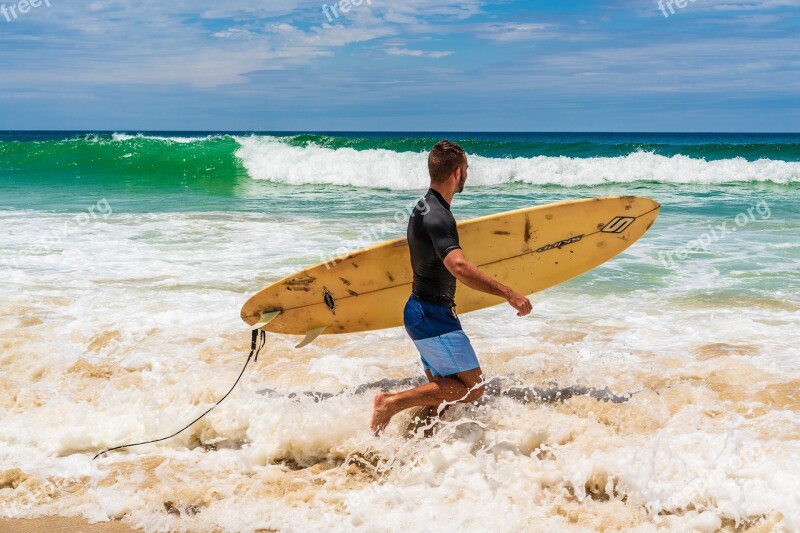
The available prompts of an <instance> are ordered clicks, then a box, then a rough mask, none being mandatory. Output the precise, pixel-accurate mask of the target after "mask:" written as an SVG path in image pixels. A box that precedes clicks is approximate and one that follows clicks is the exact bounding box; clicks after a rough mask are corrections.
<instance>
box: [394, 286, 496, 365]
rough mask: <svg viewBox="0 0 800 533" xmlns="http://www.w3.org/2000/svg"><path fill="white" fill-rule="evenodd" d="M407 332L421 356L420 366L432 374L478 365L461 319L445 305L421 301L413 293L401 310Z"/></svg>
mask: <svg viewBox="0 0 800 533" xmlns="http://www.w3.org/2000/svg"><path fill="white" fill-rule="evenodd" d="M403 322H404V324H405V326H406V331H407V332H408V335H409V336H410V337H411V340H413V341H414V344H415V345H416V347H417V350H419V354H420V356H421V357H422V366H423V367H424V368H425V370H430V371H431V373H432V374H433V375H434V376H450V375H452V374H458V373H459V372H465V371H467V370H474V369H476V368H478V367H480V364H479V363H478V356H477V355H475V350H473V349H472V344H470V342H469V338H468V337H467V335H466V334H465V333H464V330H463V329H461V321H460V320H459V319H458V317H457V316H456V314H455V312H454V311H453V310H452V309H450V308H449V307H447V306H444V305H437V304H434V303H430V302H423V301H422V300H418V299H416V298H415V297H414V296H411V298H409V299H408V302H406V307H405V309H404V310H403Z"/></svg>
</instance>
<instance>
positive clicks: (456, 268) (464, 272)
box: [444, 248, 533, 316]
mask: <svg viewBox="0 0 800 533" xmlns="http://www.w3.org/2000/svg"><path fill="white" fill-rule="evenodd" d="M444 266H445V267H447V270H449V271H450V273H451V274H452V275H453V276H455V277H456V279H457V280H458V281H460V282H461V283H463V284H464V285H466V286H467V287H469V288H470V289H475V290H476V291H481V292H485V293H487V294H491V295H493V296H501V297H503V298H505V299H506V300H507V301H508V303H509V304H511V306H512V307H513V308H514V309H516V310H517V316H525V315H527V314H528V313H530V312H531V310H532V309H533V306H532V305H531V302H530V300H528V299H527V298H526V297H525V296H523V295H522V294H519V293H517V292H515V291H514V290H513V289H511V287H507V286H505V285H503V284H502V283H499V282H498V281H496V280H494V279H492V278H490V277H489V276H487V275H486V274H484V273H483V272H481V271H480V270H478V267H476V266H475V265H473V264H472V263H470V262H469V261H468V260H467V258H466V257H464V252H463V251H462V250H461V249H460V248H459V249H456V250H453V251H451V252H450V253H448V254H447V255H446V256H445V258H444Z"/></svg>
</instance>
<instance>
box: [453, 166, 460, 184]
mask: <svg viewBox="0 0 800 533" xmlns="http://www.w3.org/2000/svg"><path fill="white" fill-rule="evenodd" d="M453 175H454V176H455V177H456V183H458V182H459V181H461V167H458V168H457V169H456V170H455V171H454V172H453Z"/></svg>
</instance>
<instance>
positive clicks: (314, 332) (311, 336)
mask: <svg viewBox="0 0 800 533" xmlns="http://www.w3.org/2000/svg"><path fill="white" fill-rule="evenodd" d="M327 327H328V326H322V327H321V328H315V329H311V330H308V331H307V332H306V337H305V338H304V339H303V341H302V342H301V343H300V344H298V345H297V346H295V348H303V347H304V346H308V345H309V344H311V343H312V342H314V341H315V340H316V339H317V337H319V336H320V335H322V332H323V331H325V328H327Z"/></svg>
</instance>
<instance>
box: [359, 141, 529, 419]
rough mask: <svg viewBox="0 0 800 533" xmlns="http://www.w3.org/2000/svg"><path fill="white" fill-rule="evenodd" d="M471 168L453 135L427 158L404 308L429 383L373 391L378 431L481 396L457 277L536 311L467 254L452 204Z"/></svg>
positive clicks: (524, 310)
mask: <svg viewBox="0 0 800 533" xmlns="http://www.w3.org/2000/svg"><path fill="white" fill-rule="evenodd" d="M468 168H469V165H468V164H467V156H466V153H465V152H464V150H463V148H461V147H460V146H459V145H457V144H455V143H452V142H450V141H441V142H439V143H438V144H437V145H436V146H434V147H433V150H432V151H431V153H430V156H429V157H428V171H429V173H430V177H431V183H430V188H429V189H428V192H427V194H425V197H424V198H423V199H422V200H421V201H420V202H419V203H418V204H417V207H416V208H415V209H414V211H413V213H412V214H411V218H410V220H409V222H408V247H409V250H410V251H411V267H412V269H413V271H414V283H413V286H412V292H411V297H410V298H409V299H408V302H407V303H406V306H405V309H404V311H403V321H404V323H405V327H406V332H407V333H408V335H409V336H410V337H411V339H412V340H413V341H414V344H415V345H416V347H417V349H418V350H419V353H420V356H421V357H422V366H423V368H424V370H425V375H426V376H427V377H428V383H425V384H423V385H420V386H419V387H415V388H413V389H410V390H407V391H403V392H398V393H395V394H390V393H384V392H381V393H378V394H376V395H375V399H374V410H373V413H372V424H371V427H372V431H373V432H374V433H375V434H376V435H377V434H379V433H380V432H381V431H383V429H385V428H386V425H387V424H388V423H389V421H390V420H391V419H392V417H393V416H394V415H396V414H397V413H399V412H400V411H403V410H405V409H408V408H410V407H426V409H427V410H426V412H424V413H423V415H422V416H423V418H424V419H426V420H430V419H431V418H432V417H433V415H434V414H435V413H437V412H438V408H439V406H440V405H441V404H442V403H445V402H448V403H453V402H461V403H467V402H472V401H475V400H477V399H479V398H480V397H481V396H483V392H484V380H483V374H482V372H481V367H480V364H479V363H478V357H477V356H476V355H475V350H473V349H472V345H471V344H470V342H469V338H468V337H467V335H466V334H465V333H464V331H463V329H462V328H461V321H460V320H459V319H458V316H457V315H456V312H455V295H456V280H458V281H460V282H461V283H463V284H464V285H466V286H467V287H470V288H471V289H475V290H478V291H481V292H485V293H487V294H491V295H494V296H502V297H503V298H505V299H506V300H507V301H508V303H509V304H511V306H512V307H514V309H516V310H517V315H518V316H525V315H527V314H529V313H530V312H531V309H532V306H531V302H530V301H529V300H528V298H526V297H525V296H523V295H522V294H519V293H517V292H515V291H514V290H512V289H511V288H510V287H507V286H505V285H503V284H502V283H498V282H497V281H495V280H494V279H492V278H490V277H489V276H487V275H486V274H484V273H482V272H481V271H480V270H478V268H477V267H476V266H475V265H473V264H472V263H470V262H469V261H468V260H467V258H466V257H464V252H463V251H462V250H461V246H460V245H459V241H458V228H457V227H456V220H455V218H453V214H452V213H451V212H450V203H451V202H452V201H453V196H455V195H456V193H460V192H462V191H463V190H464V184H465V183H466V181H467V169H468Z"/></svg>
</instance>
